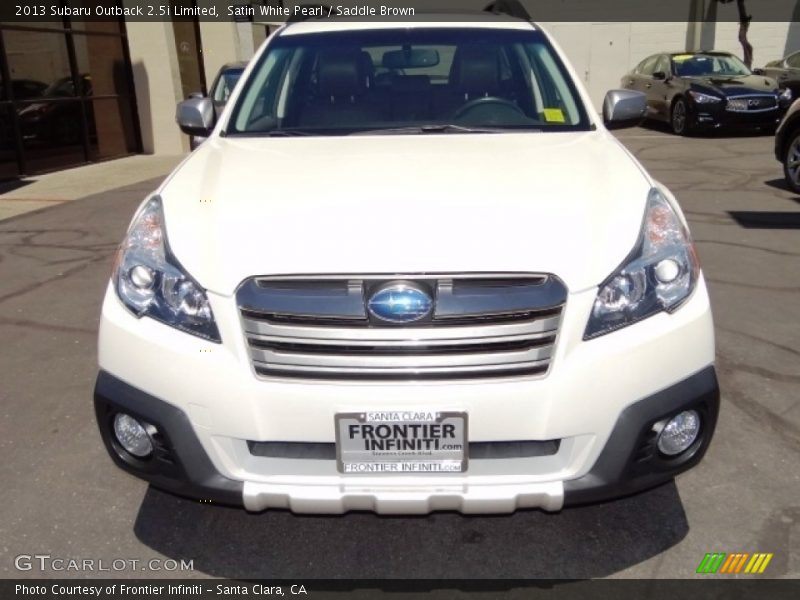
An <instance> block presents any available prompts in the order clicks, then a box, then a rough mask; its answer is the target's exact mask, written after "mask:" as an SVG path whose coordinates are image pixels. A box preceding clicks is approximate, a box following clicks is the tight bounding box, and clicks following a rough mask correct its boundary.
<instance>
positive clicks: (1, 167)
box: [0, 103, 19, 179]
mask: <svg viewBox="0 0 800 600" xmlns="http://www.w3.org/2000/svg"><path fill="white" fill-rule="evenodd" d="M18 175H19V169H18V166H17V148H16V142H15V141H14V124H13V122H12V121H11V106H10V105H8V104H2V103H0V179H9V178H11V177H17V176H18Z"/></svg>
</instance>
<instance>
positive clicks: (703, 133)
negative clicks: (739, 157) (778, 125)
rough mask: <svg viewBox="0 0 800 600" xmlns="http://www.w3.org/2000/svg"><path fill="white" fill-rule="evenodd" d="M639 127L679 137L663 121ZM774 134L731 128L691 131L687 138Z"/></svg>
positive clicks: (647, 121)
mask: <svg viewBox="0 0 800 600" xmlns="http://www.w3.org/2000/svg"><path fill="white" fill-rule="evenodd" d="M641 127H643V128H644V129H649V130H650V131H657V132H660V133H666V134H669V135H672V136H675V137H676V138H679V139H680V137H681V136H679V135H676V134H674V133H673V132H672V127H671V126H670V125H669V123H665V122H664V121H655V120H653V119H645V120H644V121H642V124H641ZM774 136H775V132H774V131H772V130H771V129H743V128H731V129H724V128H723V129H705V130H703V129H701V130H698V131H693V132H692V133H691V135H689V136H688V137H689V138H714V139H733V138H753V137H774Z"/></svg>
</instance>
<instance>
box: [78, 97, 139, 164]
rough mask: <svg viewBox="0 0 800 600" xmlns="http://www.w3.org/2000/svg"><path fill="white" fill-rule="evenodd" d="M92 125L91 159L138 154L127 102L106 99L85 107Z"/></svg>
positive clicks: (129, 107)
mask: <svg viewBox="0 0 800 600" xmlns="http://www.w3.org/2000/svg"><path fill="white" fill-rule="evenodd" d="M86 109H87V111H86V112H87V119H88V123H89V158H90V160H99V159H106V158H113V157H115V156H125V155H126V154H131V153H133V152H136V134H135V129H134V121H133V115H132V113H131V106H130V102H129V101H128V99H127V98H107V99H101V100H93V101H91V102H87V103H86Z"/></svg>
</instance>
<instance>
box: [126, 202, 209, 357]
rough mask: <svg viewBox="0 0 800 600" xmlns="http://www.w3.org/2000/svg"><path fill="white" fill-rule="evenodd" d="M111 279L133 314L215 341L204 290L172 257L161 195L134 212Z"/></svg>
mask: <svg viewBox="0 0 800 600" xmlns="http://www.w3.org/2000/svg"><path fill="white" fill-rule="evenodd" d="M113 280H114V284H115V287H116V289H117V295H118V296H119V298H120V300H122V303H123V304H124V305H125V306H127V307H128V309H129V310H130V311H131V312H132V313H133V314H135V315H136V316H137V317H143V316H148V317H152V318H153V319H156V320H158V321H161V322H162V323H165V324H167V325H170V326H172V327H175V328H177V329H180V330H182V331H185V332H187V333H191V334H194V335H197V336H200V337H202V338H206V339H208V340H211V341H215V342H219V341H220V336H219V330H218V329H217V324H216V322H215V321H214V315H213V314H212V312H211V305H210V304H209V303H208V297H207V296H206V292H205V290H204V289H203V288H202V287H200V285H198V283H197V282H196V281H195V280H194V279H192V277H191V276H190V275H189V274H188V273H187V272H186V271H185V269H184V268H183V267H182V266H181V264H180V263H179V262H178V260H177V259H176V258H175V257H174V256H172V254H171V253H170V251H169V245H168V243H167V232H166V229H165V226H164V212H163V210H162V207H161V199H160V198H159V197H157V196H154V197H153V198H151V199H150V200H148V201H147V202H146V203H145V204H144V206H142V208H141V209H140V210H139V212H138V213H137V214H136V216H135V217H134V219H133V223H131V226H130V228H129V229H128V234H127V235H126V236H125V239H124V240H123V241H122V245H121V246H120V249H119V253H118V254H117V261H116V264H115V268H114V274H113Z"/></svg>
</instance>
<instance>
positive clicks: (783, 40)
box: [541, 17, 800, 110]
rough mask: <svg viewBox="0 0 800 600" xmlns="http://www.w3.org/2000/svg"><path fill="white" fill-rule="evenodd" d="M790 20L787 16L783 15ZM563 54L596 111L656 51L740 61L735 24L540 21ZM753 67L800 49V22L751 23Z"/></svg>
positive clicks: (761, 65)
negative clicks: (717, 53) (716, 53)
mask: <svg viewBox="0 0 800 600" xmlns="http://www.w3.org/2000/svg"><path fill="white" fill-rule="evenodd" d="M787 18H788V17H787ZM541 25H542V26H543V27H544V28H545V29H546V30H547V31H548V32H549V33H550V34H551V35H552V36H553V38H554V39H555V40H556V42H558V44H559V45H560V46H561V48H562V49H563V50H564V52H565V53H566V55H567V57H568V58H569V60H570V62H571V63H572V65H573V66H574V67H575V70H576V72H577V73H578V76H579V77H580V78H581V79H582V80H583V83H584V85H586V87H587V89H588V90H589V94H590V95H591V97H592V101H593V102H594V105H595V108H596V109H597V110H599V109H600V107H601V106H602V99H603V96H604V95H605V93H606V91H608V90H610V89H613V88H615V87H619V84H620V79H621V78H622V76H623V75H624V74H625V73H626V72H627V71H629V70H630V69H631V68H632V67H634V66H636V65H637V64H638V63H639V62H640V61H641V60H642V59H644V58H645V57H647V56H649V55H651V54H655V53H657V52H671V51H680V50H700V49H703V50H711V49H713V50H721V51H725V52H731V53H733V54H735V55H736V56H739V57H742V47H741V44H739V24H738V23H736V22H730V21H725V22H712V23H703V24H698V26H699V30H698V31H697V33H696V34H695V25H694V24H693V23H688V22H674V23H673V22H669V23H642V22H637V23H583V22H571V23H542V24H541ZM748 39H749V40H750V43H751V44H752V45H753V49H754V51H753V66H754V67H763V66H764V65H765V64H766V63H767V62H769V61H771V60H776V59H778V58H781V57H783V56H786V55H787V54H789V53H791V52H794V51H796V50H800V23H794V22H793V23H789V22H758V21H753V22H752V23H751V25H750V29H749V31H748Z"/></svg>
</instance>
